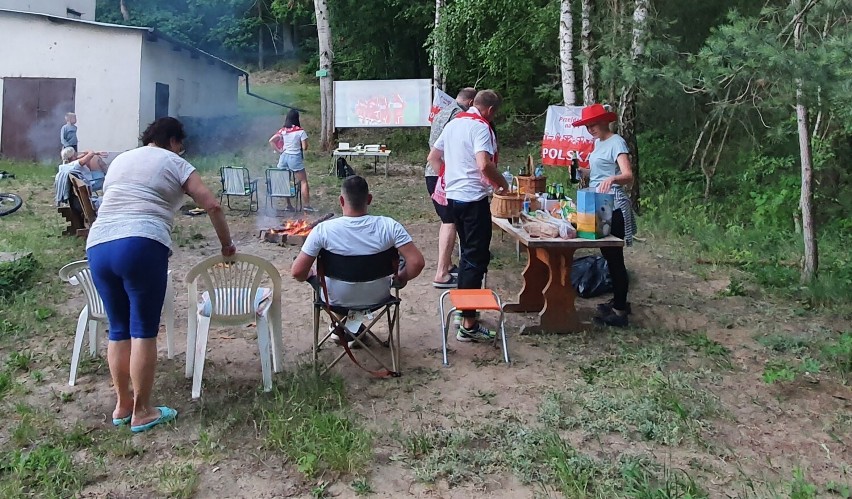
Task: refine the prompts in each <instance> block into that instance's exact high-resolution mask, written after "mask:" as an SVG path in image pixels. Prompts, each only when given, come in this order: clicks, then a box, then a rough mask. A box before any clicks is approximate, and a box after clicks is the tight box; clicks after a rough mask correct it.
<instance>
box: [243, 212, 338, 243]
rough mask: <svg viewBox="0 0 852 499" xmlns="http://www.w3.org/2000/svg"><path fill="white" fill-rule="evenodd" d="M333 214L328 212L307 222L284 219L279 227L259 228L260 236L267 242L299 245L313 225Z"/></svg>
mask: <svg viewBox="0 0 852 499" xmlns="http://www.w3.org/2000/svg"><path fill="white" fill-rule="evenodd" d="M333 216H334V215H333V214H331V213H329V214H328V215H326V216H324V217H322V218H320V219H319V220H316V221H314V222H308V221H307V220H284V223H283V224H282V225H281V226H280V227H273V228H269V229H263V230H261V231H260V238H261V239H263V240H264V241H266V242H268V243H274V244H280V245H282V246H283V245H284V244H291V245H301V244H303V243H304V242H305V238H307V237H308V234H310V233H311V230H312V229H313V228H314V227H316V226H317V225H318V224H319V223H320V222H324V221H325V220H328V219H329V218H331V217H333Z"/></svg>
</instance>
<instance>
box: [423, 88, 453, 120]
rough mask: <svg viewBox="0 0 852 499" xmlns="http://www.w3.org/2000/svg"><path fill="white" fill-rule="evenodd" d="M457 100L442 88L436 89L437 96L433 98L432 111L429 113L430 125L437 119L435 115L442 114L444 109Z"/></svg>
mask: <svg viewBox="0 0 852 499" xmlns="http://www.w3.org/2000/svg"><path fill="white" fill-rule="evenodd" d="M454 100H455V99H453V98H452V97H450V96H449V95H447V93H446V92H444V91H443V90H441V89H440V88H436V89H435V96H434V97H433V98H432V109H431V110H430V111H429V123H432V120H434V119H435V115H436V114H438V113H440V112H441V110H442V109H444V108H445V107H447V106H449V105H450V104H452V103H453V101H454Z"/></svg>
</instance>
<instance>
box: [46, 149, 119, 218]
mask: <svg viewBox="0 0 852 499" xmlns="http://www.w3.org/2000/svg"><path fill="white" fill-rule="evenodd" d="M69 175H74V176H75V177H78V178H80V179H82V180H83V181H84V182H86V185H88V186H89V190H91V191H92V205H93V206H94V208H95V210H97V209H98V207H99V206H100V204H101V200H100V197H99V196H98V195H97V194H96V191H100V190H103V186H104V177H105V176H106V164H105V163H104V161H103V159H101V153H95V152H92V151H86V152H83V153H80V154H77V151H75V150H74V148H73V147H66V148H65V149H63V150H62V164H61V165H59V171H58V172H57V174H56V177H55V178H54V180H53V187H54V189H55V195H54V201H55V202H56V206H61V205H63V204H66V203H70V200H71V182H70V181H69V180H68V176H69Z"/></svg>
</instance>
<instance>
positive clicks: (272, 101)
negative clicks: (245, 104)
mask: <svg viewBox="0 0 852 499" xmlns="http://www.w3.org/2000/svg"><path fill="white" fill-rule="evenodd" d="M243 74H244V75H245V77H246V95H250V96H252V97H254V98H255V99H260V100H262V101H264V102H268V103H270V104H275V105H276V106H281V107H286V108H287V109H295V110H296V111H299V112H300V113H305V112H307V111H305V110H304V109H300V108H298V107H293V106H290V105H287V104H282V103H280V102H275V101H274V100H269V99H267V98H266V97H263V96H260V95H257V94H255V93H252V91H251V88H250V87H249V74H248V73H246V72H244V73H243Z"/></svg>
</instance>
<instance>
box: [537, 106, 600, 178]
mask: <svg viewBox="0 0 852 499" xmlns="http://www.w3.org/2000/svg"><path fill="white" fill-rule="evenodd" d="M582 110H583V107H582V106H549V107H548V108H547V120H546V123H545V126H544V137H543V138H542V140H541V164H543V165H547V166H571V160H572V159H573V158H574V155H575V154H576V155H578V157H579V160H580V167H581V168H588V167H589V154H591V153H592V149H594V145H595V139H593V138H592V136H591V135H589V132H587V131H586V127H584V126H579V127H575V126H574V122H575V121H578V120H579V119H580V113H581V112H582Z"/></svg>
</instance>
